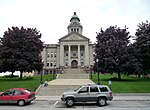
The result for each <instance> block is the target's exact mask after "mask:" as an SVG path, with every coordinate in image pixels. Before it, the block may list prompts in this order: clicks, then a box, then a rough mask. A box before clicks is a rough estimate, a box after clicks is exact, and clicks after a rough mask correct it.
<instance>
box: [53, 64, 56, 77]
mask: <svg viewBox="0 0 150 110" xmlns="http://www.w3.org/2000/svg"><path fill="white" fill-rule="evenodd" d="M55 73H56V65H54V71H53V79H54V74H55Z"/></svg>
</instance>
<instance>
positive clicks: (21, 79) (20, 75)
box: [20, 71, 23, 80]
mask: <svg viewBox="0 0 150 110" xmlns="http://www.w3.org/2000/svg"><path fill="white" fill-rule="evenodd" d="M22 74H23V72H22V71H20V80H22Z"/></svg>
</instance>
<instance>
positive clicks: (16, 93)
mask: <svg viewBox="0 0 150 110" xmlns="http://www.w3.org/2000/svg"><path fill="white" fill-rule="evenodd" d="M22 94H23V93H22V92H21V91H19V90H15V91H14V95H22Z"/></svg>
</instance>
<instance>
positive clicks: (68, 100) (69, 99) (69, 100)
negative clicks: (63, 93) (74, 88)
mask: <svg viewBox="0 0 150 110" xmlns="http://www.w3.org/2000/svg"><path fill="white" fill-rule="evenodd" d="M66 105H67V107H72V106H73V105H74V99H73V98H67V100H66Z"/></svg>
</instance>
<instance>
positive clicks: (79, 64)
mask: <svg viewBox="0 0 150 110" xmlns="http://www.w3.org/2000/svg"><path fill="white" fill-rule="evenodd" d="M80 56H81V54H80V45H78V66H81V58H80Z"/></svg>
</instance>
